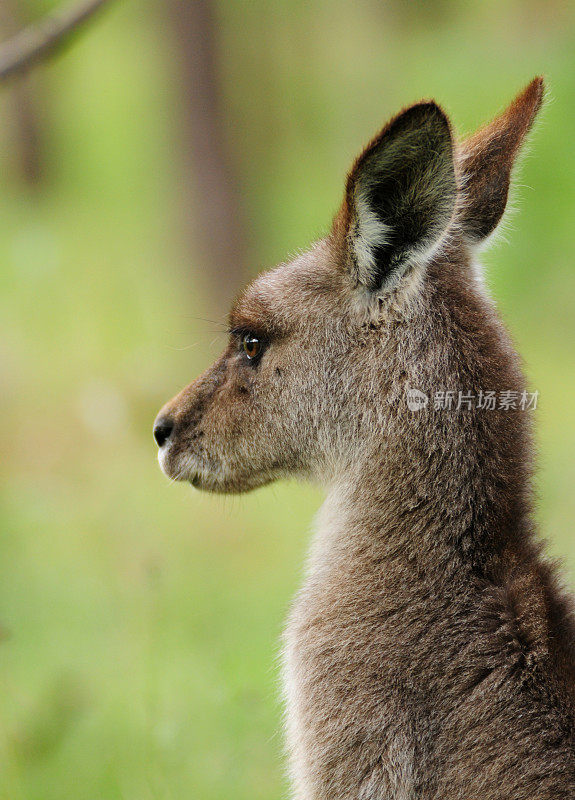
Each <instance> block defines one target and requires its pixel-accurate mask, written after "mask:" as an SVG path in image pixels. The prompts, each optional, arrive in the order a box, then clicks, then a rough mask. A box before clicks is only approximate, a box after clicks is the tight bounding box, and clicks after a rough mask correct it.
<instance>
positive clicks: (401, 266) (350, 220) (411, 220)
mask: <svg viewBox="0 0 575 800" xmlns="http://www.w3.org/2000/svg"><path fill="white" fill-rule="evenodd" d="M456 194H457V183H456V178H455V167H454V160H453V145H452V138H451V132H450V128H449V122H448V121H447V118H446V116H445V114H444V113H443V111H442V110H441V109H440V108H439V106H437V105H436V104H435V103H432V102H430V103H419V104H417V105H414V106H412V107H411V108H408V109H406V110H405V111H403V112H402V113H401V114H399V115H398V116H397V117H395V118H394V119H392V120H391V122H390V123H389V124H388V125H386V127H385V128H384V129H383V130H382V131H381V133H379V134H378V136H376V137H375V139H373V141H372V142H371V143H370V144H369V145H368V146H367V148H366V149H365V150H364V152H363V153H362V154H361V155H360V156H359V158H358V159H357V161H356V162H355V164H354V165H353V167H352V169H351V172H350V173H349V175H348V178H347V185H346V193H345V198H344V202H343V205H342V208H341V210H340V213H339V214H338V216H337V217H336V219H335V222H334V234H335V235H336V236H338V237H339V238H340V239H343V241H344V242H345V249H346V253H347V256H348V262H349V264H350V268H351V270H352V272H353V274H354V278H355V279H356V280H357V282H358V283H359V284H361V285H363V286H366V287H367V288H369V289H370V290H372V291H379V290H381V289H382V288H385V289H388V288H390V287H391V286H393V285H394V284H395V283H396V281H397V280H398V279H399V277H401V275H402V274H403V273H404V272H405V270H406V269H407V267H408V266H409V265H410V264H411V263H413V262H424V261H426V260H428V259H430V258H431V256H432V255H433V253H434V252H435V250H436V248H437V246H438V245H439V244H440V242H441V240H442V238H443V236H444V234H445V232H446V230H447V227H448V225H449V223H450V220H451V218H452V215H453V211H454V207H455V199H456Z"/></svg>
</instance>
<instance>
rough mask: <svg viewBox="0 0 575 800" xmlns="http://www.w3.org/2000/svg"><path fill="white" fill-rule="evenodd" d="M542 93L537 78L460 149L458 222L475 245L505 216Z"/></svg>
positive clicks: (542, 89)
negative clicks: (515, 167) (518, 159)
mask: <svg viewBox="0 0 575 800" xmlns="http://www.w3.org/2000/svg"><path fill="white" fill-rule="evenodd" d="M543 92H544V84H543V79H542V78H535V79H534V80H533V81H531V83H530V84H529V86H527V88H526V89H524V90H523V91H522V92H521V94H519V95H518V96H517V97H516V98H515V100H514V101H513V102H512V103H511V105H510V106H509V108H508V109H507V110H506V111H504V112H503V114H501V115H500V116H498V117H496V118H495V119H494V120H493V122H491V123H490V124H489V125H486V126H485V127H484V128H482V129H481V130H479V131H477V133H475V134H473V136H471V137H470V138H469V139H466V140H465V141H464V142H463V143H462V145H461V149H460V156H459V167H460V171H461V183H462V188H463V198H462V204H461V210H460V213H459V215H458V222H459V224H460V226H461V229H462V231H463V233H464V235H465V236H467V238H468V239H470V240H471V241H472V242H475V243H479V242H481V241H482V240H483V239H485V238H486V237H487V236H489V234H490V233H492V232H493V231H494V230H495V228H496V227H497V224H498V222H499V220H500V219H501V217H502V216H503V212H504V211H505V206H506V205H507V195H508V194H509V183H510V180H511V169H512V167H513V164H514V162H515V159H516V157H517V154H518V153H519V150H520V148H521V144H522V143H523V140H524V138H525V136H526V135H527V133H528V132H529V130H530V128H531V126H532V124H533V121H534V119H535V117H536V115H537V112H538V111H539V109H540V107H541V103H542V101H543Z"/></svg>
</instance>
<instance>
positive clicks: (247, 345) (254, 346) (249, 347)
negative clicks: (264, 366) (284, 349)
mask: <svg viewBox="0 0 575 800" xmlns="http://www.w3.org/2000/svg"><path fill="white" fill-rule="evenodd" d="M242 347H243V350H244V353H245V354H246V356H247V357H248V358H249V360H250V361H254V360H255V359H256V358H257V357H258V356H259V355H261V353H262V350H263V342H262V340H261V339H258V337H257V336H254V334H253V333H244V335H243V337H242Z"/></svg>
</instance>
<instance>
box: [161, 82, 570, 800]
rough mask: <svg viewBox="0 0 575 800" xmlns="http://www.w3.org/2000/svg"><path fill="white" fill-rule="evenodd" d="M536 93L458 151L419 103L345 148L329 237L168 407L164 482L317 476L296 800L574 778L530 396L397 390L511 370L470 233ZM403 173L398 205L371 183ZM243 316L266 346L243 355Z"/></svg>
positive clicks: (435, 114) (455, 386)
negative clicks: (359, 146)
mask: <svg viewBox="0 0 575 800" xmlns="http://www.w3.org/2000/svg"><path fill="white" fill-rule="evenodd" d="M541 92H542V84H541V82H540V81H534V82H533V83H532V84H531V85H530V87H528V89H527V90H526V91H525V92H524V93H523V94H522V95H520V96H519V98H518V99H517V100H516V101H515V102H514V104H512V105H511V106H510V108H509V110H508V111H507V112H506V113H505V114H504V115H502V117H500V118H498V120H496V122H495V123H494V127H493V126H492V128H487V129H486V130H487V131H490V132H489V133H487V134H484V133H480V134H478V135H476V136H475V137H473V138H472V139H471V141H470V142H468V143H464V144H463V145H462V148H461V150H460V153H461V155H460V156H459V157H458V158H457V157H455V156H454V155H453V154H454V153H455V152H457V149H456V148H455V146H454V145H453V144H452V139H451V132H450V129H449V126H448V125H447V124H446V123H445V124H444V122H443V121H442V120H444V119H445V117H444V115H443V112H441V110H440V109H438V107H437V106H435V105H434V104H422V105H420V106H417V107H414V108H416V109H418V110H416V111H415V112H413V111H412V110H410V109H408V110H407V111H406V112H404V113H403V114H402V115H400V116H399V117H398V118H396V120H395V121H394V122H392V123H391V124H390V125H391V126H392V127H391V128H390V126H387V127H386V129H384V131H383V132H382V134H381V135H380V136H379V137H377V138H376V139H375V140H374V141H373V142H372V144H371V145H370V146H369V147H368V148H367V150H366V151H365V153H364V155H363V156H361V157H360V159H358V161H357V162H356V165H355V167H354V168H353V170H352V172H351V173H350V177H349V178H348V184H347V190H346V195H345V199H344V204H343V206H342V210H341V211H340V213H339V214H338V216H337V217H336V220H335V222H334V226H333V229H332V232H331V233H330V235H329V236H328V237H327V238H326V239H325V240H323V241H321V242H319V243H318V244H316V245H315V246H314V247H313V248H312V250H311V251H310V252H309V253H307V254H305V255H303V256H300V257H299V258H298V259H296V260H295V261H293V262H291V263H289V264H284V265H281V266H280V267H278V268H277V269H275V270H273V271H271V272H269V273H267V274H264V275H263V276H261V277H259V278H258V279H257V280H256V281H255V282H254V283H253V284H252V285H251V286H250V287H248V289H247V290H246V291H245V293H244V294H243V296H242V297H241V298H240V300H239V301H238V302H237V304H236V306H235V307H234V309H233V310H232V313H231V318H230V322H231V328H232V330H233V332H232V336H231V339H230V345H229V347H228V349H227V350H226V352H225V353H224V354H223V356H222V357H221V359H219V360H218V361H217V362H216V364H215V365H214V366H212V367H211V368H210V369H208V371H207V372H206V373H204V375H203V376H202V377H201V378H199V379H198V380H197V381H196V382H195V383H193V384H191V385H190V386H189V387H188V388H187V389H185V390H184V391H183V392H182V393H180V394H179V395H178V396H177V397H176V398H174V400H172V401H171V402H170V403H168V404H167V406H165V407H164V409H163V410H162V412H161V419H160V421H163V422H165V421H166V420H167V419H168V420H169V422H170V426H171V427H172V428H173V430H172V431H171V434H170V436H169V438H168V439H167V441H166V443H165V444H164V445H163V447H162V448H161V463H162V466H163V469H164V470H165V471H166V472H167V474H168V475H170V476H171V477H173V478H179V479H183V480H189V481H191V482H192V483H193V484H194V485H197V486H199V487H200V488H204V489H208V490H211V491H226V492H227V491H245V490H249V489H252V488H255V487H257V486H260V485H262V484H265V483H268V482H270V481H272V480H275V479H277V478H280V477H283V476H285V475H289V474H296V475H298V476H300V477H303V478H309V479H313V480H318V481H321V482H322V483H323V484H324V485H325V486H326V489H327V499H326V502H325V504H324V507H323V509H322V511H321V513H320V517H319V519H318V531H317V534H316V536H315V538H314V542H313V545H312V549H311V552H310V556H309V561H308V567H307V573H306V579H305V583H304V586H303V588H302V589H301V591H300V593H299V594H298V596H297V598H296V601H295V603H294V606H293V609H292V612H291V614H290V618H289V622H288V627H287V631H286V645H285V685H286V702H287V733H288V745H289V749H290V756H291V765H292V775H293V783H294V792H295V796H296V797H297V798H300V800H344V799H345V800H352V799H353V800H388V799H389V800H391V798H394V800H407V799H408V798H413V799H414V800H415V798H417V799H418V800H419V799H420V798H421V799H425V800H495V799H496V798H506V800H527V799H528V798H529V800H559V798H572V797H574V796H575V742H574V736H575V666H574V665H575V652H574V650H575V629H574V627H573V622H572V618H571V613H570V609H569V605H568V601H567V600H566V599H565V597H564V595H563V593H562V591H561V590H560V588H559V587H558V585H557V581H556V578H555V574H554V571H553V569H552V568H551V567H550V566H549V565H548V564H547V562H546V561H545V560H544V559H543V558H542V557H541V555H540V547H539V544H538V543H537V542H536V539H535V538H534V535H533V523H532V518H531V503H530V494H531V488H530V484H531V471H532V458H531V445H530V434H529V420H528V417H529V413H528V412H525V411H521V410H515V411H502V410H494V411H486V410H480V409H477V408H473V409H471V410H459V411H456V410H452V411H446V410H435V409H434V407H433V404H432V403H430V404H429V405H428V406H427V407H426V408H424V409H422V410H420V411H410V410H409V409H408V407H407V405H406V402H405V392H406V390H407V389H408V388H410V387H416V388H419V389H421V390H423V391H426V392H428V393H430V394H431V393H433V392H434V391H435V390H454V391H456V392H457V391H459V390H462V391H470V392H474V393H478V392H479V390H481V389H482V390H500V391H501V390H517V391H521V390H522V389H523V388H524V379H523V376H522V373H521V369H520V366H519V362H518V358H517V356H516V355H515V352H514V350H513V347H512V345H511V343H510V341H509V338H508V336H507V334H506V332H505V330H504V328H503V326H502V324H501V322H500V321H499V319H498V316H497V314H496V312H495V310H494V307H493V305H492V303H491V302H490V300H489V299H488V298H487V297H486V296H485V294H484V292H483V289H482V287H481V283H480V281H479V280H478V277H477V274H476V271H475V265H474V263H473V253H472V249H471V246H470V242H471V241H478V240H480V239H482V238H485V236H486V235H487V234H488V233H490V232H491V231H492V230H493V227H494V222H493V221H494V219H495V216H497V220H495V224H496V222H497V221H498V220H499V217H500V216H501V214H500V213H499V208H498V207H497V208H494V205H493V203H491V201H488V200H486V196H485V191H486V189H485V187H486V185H489V186H490V187H493V184H494V182H495V183H496V184H497V185H496V187H495V189H493V188H489V190H488V194H489V195H490V196H493V197H495V199H496V203H495V205H496V206H497V204H499V203H500V202H502V203H503V206H504V205H505V199H506V197H507V188H508V180H509V175H510V171H511V166H512V162H513V159H514V158H515V156H516V154H517V151H518V148H519V144H520V142H521V139H522V138H523V136H524V135H525V133H526V132H527V130H528V128H529V127H530V125H531V122H532V119H533V117H534V115H535V113H536V110H537V108H538V107H539V104H540V101H541ZM422 109H424V110H422ZM404 115H405V116H404ZM422 115H423V116H422ZM397 120H400V128H399V129H400V130H401V131H402V132H401V133H400V134H399V139H398V141H399V145H398V144H397V142H396V141H395V140H394V142H393V147H392V148H391V149H390V138H389V137H388V136H387V135H386V131H389V130H390V129H391V130H394V131H396V132H397V130H398V128H397V127H393V126H394V125H396V122H397ZM403 130H405V132H406V136H405V138H403ZM494 130H495V131H496V134H494V133H493V131H494ZM418 131H420V132H421V131H423V133H422V134H421V135H422V136H423V140H422V139H421V138H418V136H419V134H418ZM394 136H395V133H394ZM414 137H415V138H414ZM429 137H431V140H433V141H434V142H435V143H436V145H437V146H436V147H435V149H434V154H435V155H434V159H436V160H435V161H434V166H433V169H431V170H430V169H429V161H428V157H427V154H426V153H425V142H429V141H430V138H429ZM495 138H497V140H498V141H499V142H500V143H503V144H501V146H500V147H498V148H495V149H494V147H493V141H494V139H495ZM422 141H423V144H422ZM414 142H416V147H415V149H414ZM396 147H399V155H398V151H397V149H396ZM402 148H403V151H402ZM402 152H403V155H402ZM390 153H391V156H390ZM414 153H415V155H414ZM494 153H497V157H496V158H495V160H494ZM438 154H439V155H438ZM452 159H453V164H454V171H453V174H455V175H457V178H458V185H459V187H460V188H459V192H460V193H459V195H458V196H457V197H451V194H450V191H451V190H450V188H449V186H450V182H449V178H448V175H449V164H450V163H451V160H452ZM406 163H407V164H408V165H409V166H408V168H407V169H406V168H405V164H406ZM374 164H375V166H374ZM382 165H383V166H382ZM390 165H391V167H390ZM395 165H397V167H396V166H395ZM396 168H397V169H399V170H400V172H401V179H400V180H399V179H398V181H397V182H396V183H395V184H394V186H392V187H391V188H390V186H391V184H389V183H388V182H386V183H385V189H386V192H394V191H397V192H398V197H397V200H398V203H397V205H393V207H392V206H391V205H390V203H389V196H390V195H389V194H386V195H385V197H384V198H383V200H381V198H382V195H381V192H380V193H379V194H378V192H377V191H372V187H373V186H375V185H376V184H378V181H381V180H384V181H387V179H388V172H389V169H392V170H393V169H396ZM366 171H367V172H366ZM438 175H439V178H438V177H437V176H438ZM497 175H499V176H500V183H501V184H502V185H499V183H497ZM382 176H383V178H382ZM362 182H363V183H362ZM414 185H416V186H417V187H418V188H417V191H414V189H413V186H414ZM378 186H379V184H378ZM358 187H359V189H358ZM362 187H363V188H365V187H367V189H368V190H369V191H366V192H364V194H363V195H361V191H362V190H363V189H362ZM398 187H399V188H398ZM404 190H405V191H404ZM406 197H408V198H409V201H408V202H407V201H406ZM358 198H359V199H358ZM430 198H437V199H438V201H439V204H437V203H435V204H433V208H432V207H431V205H430ZM361 203H363V206H362V205H361ZM380 203H381V204H380ZM437 208H439V210H437ZM397 209H401V212H399V211H397ZM405 209H408V210H407V211H406V210H405ZM412 209H413V214H414V215H415V217H416V218H417V221H418V227H417V226H416V227H415V228H414V226H413V224H412V223H413V219H409V220H407V222H406V221H405V219H404V215H405V213H411V210H412ZM449 209H451V210H449ZM502 211H503V209H501V213H502ZM372 212H373V213H372ZM422 214H424V215H429V217H427V216H425V217H424V218H423V222H422V223H421V224H419V221H420V220H421V219H422ZM374 215H375V216H374ZM378 222H379V223H381V229H382V231H385V233H386V238H385V241H384V239H383V236H380V233H379V232H378V230H377V224H378ZM413 230H421V238H422V240H423V239H425V242H423V244H424V245H425V247H423V245H422V241H419V240H418V241H416V242H415V244H414V242H413V236H412V232H413ZM406 231H407V233H405V232H406ZM430 232H431V233H430ZM400 233H401V234H402V235H403V234H405V236H403V238H402V235H400ZM354 237H363V239H362V247H360V248H357V247H355V239H354ZM370 237H371V238H370ZM373 237H374V238H373ZM428 240H429V241H428ZM432 240H433V241H432ZM370 242H373V243H374V247H373V249H372V250H370V249H369V246H368V245H369V244H370ZM382 242H383V244H382ZM430 242H431V245H430ZM420 245H421V246H420ZM362 259H363V263H359V264H358V261H360V262H361V261H362ZM244 331H249V332H250V333H255V334H257V335H258V336H260V337H261V338H262V339H265V340H266V342H267V347H266V349H265V351H264V352H263V355H262V356H261V360H260V361H259V362H258V363H257V364H255V365H254V364H252V363H249V362H248V361H247V359H246V357H245V354H244V353H243V352H242V349H241V336H242V332H244Z"/></svg>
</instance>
